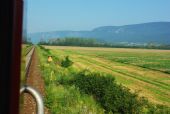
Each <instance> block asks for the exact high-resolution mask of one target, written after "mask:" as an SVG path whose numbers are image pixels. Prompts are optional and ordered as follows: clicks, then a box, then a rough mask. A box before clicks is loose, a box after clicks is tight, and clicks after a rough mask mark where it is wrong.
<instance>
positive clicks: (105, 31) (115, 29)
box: [28, 22, 170, 44]
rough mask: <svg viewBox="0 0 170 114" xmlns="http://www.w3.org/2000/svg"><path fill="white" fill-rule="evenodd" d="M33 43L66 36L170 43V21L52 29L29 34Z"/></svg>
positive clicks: (109, 40) (115, 40) (110, 40)
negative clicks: (82, 29)
mask: <svg viewBox="0 0 170 114" xmlns="http://www.w3.org/2000/svg"><path fill="white" fill-rule="evenodd" d="M28 37H29V38H31V40H32V42H33V43H37V42H39V41H40V40H41V39H44V40H48V39H50V38H64V37H82V38H95V39H97V40H100V41H105V42H113V43H115V42H129V43H132V42H133V43H149V42H154V43H162V44H170V22H149V23H142V24H131V25H122V26H101V27H97V28H94V29H92V30H89V31H71V30H70V31H69V30H67V31H51V32H37V33H31V34H29V35H28Z"/></svg>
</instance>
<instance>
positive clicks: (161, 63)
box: [38, 46, 170, 113]
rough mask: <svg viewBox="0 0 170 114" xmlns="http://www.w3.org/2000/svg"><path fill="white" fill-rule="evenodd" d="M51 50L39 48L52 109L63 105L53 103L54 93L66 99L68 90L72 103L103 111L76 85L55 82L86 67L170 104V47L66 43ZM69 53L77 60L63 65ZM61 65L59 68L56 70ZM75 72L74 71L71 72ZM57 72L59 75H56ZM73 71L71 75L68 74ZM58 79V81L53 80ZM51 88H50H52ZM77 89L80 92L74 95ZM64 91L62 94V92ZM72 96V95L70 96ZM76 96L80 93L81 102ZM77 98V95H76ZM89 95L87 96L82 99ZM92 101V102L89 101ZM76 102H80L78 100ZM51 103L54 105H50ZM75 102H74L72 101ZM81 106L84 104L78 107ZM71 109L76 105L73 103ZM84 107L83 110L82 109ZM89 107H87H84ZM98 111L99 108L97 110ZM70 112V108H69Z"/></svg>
mask: <svg viewBox="0 0 170 114" xmlns="http://www.w3.org/2000/svg"><path fill="white" fill-rule="evenodd" d="M44 47H45V48H46V49H44V50H47V52H48V53H45V52H44V51H42V49H40V48H38V52H39V57H40V61H41V68H42V72H43V74H44V75H45V77H44V79H45V83H46V85H48V86H47V91H48V92H47V99H46V104H47V107H48V108H50V109H54V110H55V109H56V108H57V109H58V110H59V109H61V110H63V109H62V108H61V107H62V106H63V105H61V104H60V105H59V104H57V106H56V104H55V103H54V106H56V107H50V106H51V104H50V103H49V100H50V99H51V98H50V95H51V94H53V93H55V91H56V93H59V95H51V96H53V97H55V98H56V99H58V100H59V101H60V102H63V101H62V100H64V96H62V95H64V94H66V96H65V97H66V99H68V102H67V103H68V104H65V105H67V106H69V104H71V103H73V104H74V105H76V106H77V105H80V106H82V107H83V106H84V105H85V106H86V108H87V109H88V110H90V112H91V111H92V112H93V113H102V112H103V110H102V108H101V107H100V105H98V104H96V103H95V101H94V100H93V99H92V98H91V97H89V96H86V95H81V93H79V92H78V91H79V90H77V89H75V87H74V86H71V87H69V88H68V86H66V87H67V89H66V88H65V87H63V86H62V85H59V86H55V84H53V83H54V82H55V83H56V80H60V82H61V80H62V83H66V82H65V81H67V80H69V79H63V77H61V75H57V74H62V75H67V76H65V77H64V78H72V75H73V74H74V73H72V72H79V71H81V70H83V69H88V70H90V71H94V72H101V73H104V74H108V75H111V76H113V77H115V80H116V83H117V84H121V85H123V86H125V87H127V88H129V89H130V91H131V92H132V93H134V92H137V93H138V94H139V96H140V97H142V96H144V97H146V98H147V99H148V100H149V102H151V103H153V104H162V105H166V106H170V74H169V73H170V51H169V50H146V49H124V48H89V47H66V46H44ZM48 55H52V56H53V59H54V64H50V65H49V64H47V63H46V60H47V58H45V57H47V56H48ZM66 56H69V58H70V59H71V60H72V61H73V65H72V67H70V68H69V69H65V68H60V67H59V66H58V65H55V64H58V61H60V60H61V59H63V58H65V57H66ZM56 69H58V70H56ZM70 72H71V73H70ZM55 74H56V75H57V76H56V75H55ZM68 75H70V77H68ZM53 80H55V81H53ZM49 91H50V92H49ZM75 93H76V95H74V94H75ZM61 94H62V95H61ZM70 96H72V97H70ZM73 96H78V99H81V100H78V101H77V102H76V101H74V102H73V99H74V97H73ZM76 99H77V98H76ZM82 99H86V100H82ZM87 101H88V102H87ZM75 102H76V103H75ZM49 104H50V105H49ZM71 106H72V105H71ZM74 108H76V109H77V110H80V107H74ZM68 109H73V107H69V108H68ZM82 111H83V110H82ZM84 111H85V110H84ZM97 111H98V112H97ZM69 112H70V110H69Z"/></svg>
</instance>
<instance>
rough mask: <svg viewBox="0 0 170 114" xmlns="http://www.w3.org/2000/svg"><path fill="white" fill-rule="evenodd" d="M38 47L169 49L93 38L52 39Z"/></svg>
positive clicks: (154, 44) (148, 44)
mask: <svg viewBox="0 0 170 114" xmlns="http://www.w3.org/2000/svg"><path fill="white" fill-rule="evenodd" d="M38 44H39V45H53V46H82V47H113V48H146V49H170V45H167V44H156V43H152V42H150V43H147V44H145V45H139V44H135V43H134V44H132V45H131V44H130V43H125V44H122V43H108V42H104V41H99V40H96V39H94V38H76V37H67V38H54V39H49V40H47V41H45V40H42V39H41V41H40V42H39V43H38Z"/></svg>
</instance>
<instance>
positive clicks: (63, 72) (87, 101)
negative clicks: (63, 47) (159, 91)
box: [37, 47, 170, 114]
mask: <svg viewBox="0 0 170 114" xmlns="http://www.w3.org/2000/svg"><path fill="white" fill-rule="evenodd" d="M37 49H38V52H39V57H40V62H41V69H42V73H43V77H44V80H45V84H46V97H45V105H46V107H48V108H49V109H50V111H51V113H53V114H55V113H59V114H80V113H81V114H89V113H90V114H104V113H109V114H115V113H116V114H160V113H162V114H168V113H170V109H169V108H168V107H166V106H162V105H153V104H150V103H149V102H148V100H147V99H146V98H144V97H139V96H138V94H137V93H131V92H130V90H129V89H128V88H126V87H124V86H122V85H118V84H117V83H116V81H115V79H114V78H113V76H110V75H107V74H104V73H100V72H91V71H89V70H84V71H81V72H78V70H77V69H75V68H74V67H72V66H71V64H70V65H69V66H64V67H63V66H62V64H60V63H62V60H63V59H64V58H61V57H58V56H57V57H56V54H55V53H53V52H51V51H50V50H47V49H45V48H43V47H38V48H37ZM49 54H50V55H52V57H53V58H54V61H53V62H52V63H48V62H47V60H46V59H47V57H48V55H49ZM69 61H71V60H69Z"/></svg>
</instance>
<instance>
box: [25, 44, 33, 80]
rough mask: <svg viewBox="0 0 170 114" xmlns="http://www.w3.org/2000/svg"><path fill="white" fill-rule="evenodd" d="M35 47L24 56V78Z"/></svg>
mask: <svg viewBox="0 0 170 114" xmlns="http://www.w3.org/2000/svg"><path fill="white" fill-rule="evenodd" d="M34 50H35V47H32V49H31V50H30V51H29V52H28V53H27V55H26V58H25V59H26V62H25V76H26V78H27V75H28V71H29V67H30V64H31V61H32V56H33V54H34Z"/></svg>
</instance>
